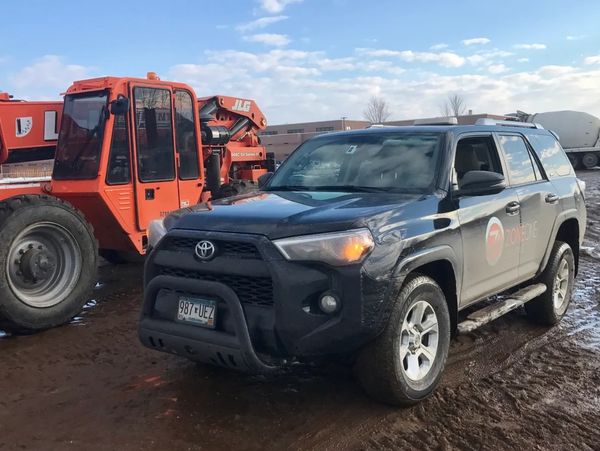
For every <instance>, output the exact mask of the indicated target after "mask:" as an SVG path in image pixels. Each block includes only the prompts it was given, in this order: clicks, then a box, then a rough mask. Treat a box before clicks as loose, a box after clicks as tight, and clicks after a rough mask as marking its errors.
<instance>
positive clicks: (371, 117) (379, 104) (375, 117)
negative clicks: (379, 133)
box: [363, 97, 392, 124]
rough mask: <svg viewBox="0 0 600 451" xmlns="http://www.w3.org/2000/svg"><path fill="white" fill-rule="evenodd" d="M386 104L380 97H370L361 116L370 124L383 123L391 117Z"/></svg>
mask: <svg viewBox="0 0 600 451" xmlns="http://www.w3.org/2000/svg"><path fill="white" fill-rule="evenodd" d="M391 114H392V113H391V111H390V107H389V105H388V103H387V102H386V101H385V100H383V99H382V98H381V97H371V99H370V100H369V103H367V108H366V109H365V111H364V112H363V116H364V117H365V119H366V120H368V121H369V122H370V123H371V124H381V123H382V122H385V121H386V120H387V119H388V118H389V117H390V115H391Z"/></svg>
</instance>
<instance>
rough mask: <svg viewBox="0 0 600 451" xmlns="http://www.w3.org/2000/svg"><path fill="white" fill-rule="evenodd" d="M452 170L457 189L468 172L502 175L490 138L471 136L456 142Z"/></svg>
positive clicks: (496, 152)
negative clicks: (454, 172) (486, 172)
mask: <svg viewBox="0 0 600 451" xmlns="http://www.w3.org/2000/svg"><path fill="white" fill-rule="evenodd" d="M454 169H455V171H456V176H457V180H458V185H459V187H460V184H461V182H462V179H463V177H464V176H465V174H466V173H467V172H469V171H489V172H496V173H498V174H502V165H501V163H500V158H499V157H498V151H497V150H496V146H495V145H494V140H493V139H492V136H491V135H490V136H471V137H467V138H462V139H461V140H460V141H458V144H457V145H456V158H455V161H454Z"/></svg>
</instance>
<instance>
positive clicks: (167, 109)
mask: <svg viewBox="0 0 600 451" xmlns="http://www.w3.org/2000/svg"><path fill="white" fill-rule="evenodd" d="M133 93H134V94H133V95H134V98H135V125H136V133H137V145H138V173H139V177H140V180H141V181H142V182H152V181H160V180H173V179H174V178H175V154H174V152H173V123H172V122H171V93H170V92H169V91H168V90H167V89H156V88H135V89H134V91H133Z"/></svg>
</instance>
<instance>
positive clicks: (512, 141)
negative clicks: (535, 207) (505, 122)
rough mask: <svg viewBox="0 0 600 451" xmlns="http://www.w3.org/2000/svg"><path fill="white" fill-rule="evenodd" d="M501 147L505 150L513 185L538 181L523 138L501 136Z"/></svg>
mask: <svg viewBox="0 0 600 451" xmlns="http://www.w3.org/2000/svg"><path fill="white" fill-rule="evenodd" d="M499 138H500V145H501V146H502V149H504V155H505V156H506V163H507V164H508V174H509V176H510V183H511V184H512V185H522V184H524V183H531V182H535V181H536V177H535V172H534V169H533V163H532V161H531V156H530V155H529V149H527V145H526V144H525V141H523V138H522V137H521V136H515V135H500V136H499Z"/></svg>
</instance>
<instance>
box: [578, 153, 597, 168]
mask: <svg viewBox="0 0 600 451" xmlns="http://www.w3.org/2000/svg"><path fill="white" fill-rule="evenodd" d="M582 162H583V165H584V166H585V167H586V168H587V169H591V168H594V167H596V166H597V165H598V157H597V156H596V155H594V154H593V153H586V154H585V155H584V156H583V158H582Z"/></svg>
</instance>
